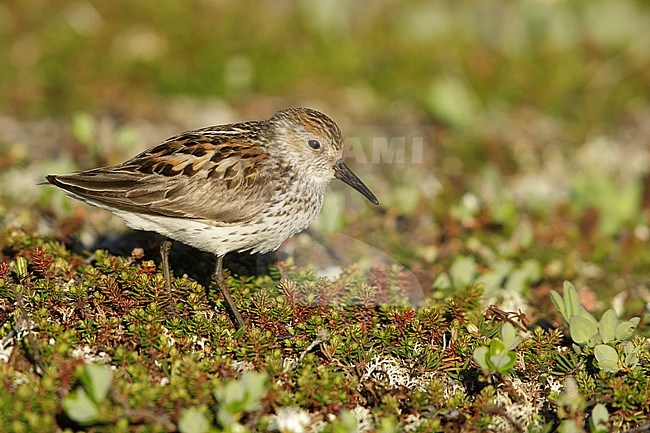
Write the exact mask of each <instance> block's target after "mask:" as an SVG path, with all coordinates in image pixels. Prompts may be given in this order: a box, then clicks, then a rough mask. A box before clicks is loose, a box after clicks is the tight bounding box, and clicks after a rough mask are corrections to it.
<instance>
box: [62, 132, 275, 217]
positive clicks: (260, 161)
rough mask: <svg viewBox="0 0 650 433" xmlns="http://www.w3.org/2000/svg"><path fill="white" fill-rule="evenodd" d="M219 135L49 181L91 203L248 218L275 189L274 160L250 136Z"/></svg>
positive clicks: (160, 147) (143, 210)
mask: <svg viewBox="0 0 650 433" xmlns="http://www.w3.org/2000/svg"><path fill="white" fill-rule="evenodd" d="M180 137H181V136H179V138H180ZM215 138H217V137H208V136H204V135H197V134H194V135H193V136H192V138H191V139H188V140H183V139H179V140H172V141H167V142H165V143H162V144H160V145H158V146H155V147H153V148H151V149H150V150H148V151H145V152H143V153H142V154H140V155H138V156H137V157H135V158H133V159H131V160H129V161H126V162H124V163H123V164H120V165H118V166H114V167H103V168H97V169H93V170H88V171H85V172H82V173H77V174H72V175H67V176H56V178H55V179H49V180H50V181H51V182H52V183H54V184H55V185H57V186H59V187H60V188H62V189H64V190H67V191H69V192H71V193H73V194H76V195H78V196H80V197H82V198H84V199H86V200H88V201H90V202H95V203H97V204H101V205H104V206H108V207H114V208H118V209H121V210H125V211H129V212H135V213H143V214H154V215H164V216H170V217H178V218H193V219H206V220H212V221H220V222H224V223H241V222H246V221H249V220H251V219H252V218H254V217H255V216H256V215H257V214H259V213H260V212H261V210H262V209H263V208H264V207H266V206H268V203H269V200H270V196H271V194H272V193H273V188H268V187H267V186H266V185H267V183H268V182H269V179H271V178H272V177H273V176H271V175H270V169H271V160H270V158H269V156H268V154H266V153H265V152H264V150H263V149H262V148H260V147H259V146H255V145H252V144H251V142H249V141H247V140H244V139H234V138H230V137H228V138H229V139H226V140H219V139H216V140H215ZM221 138H223V137H221Z"/></svg>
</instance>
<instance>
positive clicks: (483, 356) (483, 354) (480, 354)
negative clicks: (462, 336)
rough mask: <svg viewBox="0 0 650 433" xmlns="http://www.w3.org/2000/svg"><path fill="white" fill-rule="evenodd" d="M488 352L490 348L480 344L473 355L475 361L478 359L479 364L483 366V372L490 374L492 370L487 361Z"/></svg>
mask: <svg viewBox="0 0 650 433" xmlns="http://www.w3.org/2000/svg"><path fill="white" fill-rule="evenodd" d="M487 354H488V348H487V347H485V346H480V347H477V348H476V349H474V353H473V355H472V358H474V361H476V363H477V364H478V366H479V367H481V370H482V371H483V374H489V373H490V370H491V368H490V366H489V365H488V363H487Z"/></svg>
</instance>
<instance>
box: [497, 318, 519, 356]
mask: <svg viewBox="0 0 650 433" xmlns="http://www.w3.org/2000/svg"><path fill="white" fill-rule="evenodd" d="M501 339H502V340H503V343H504V344H505V345H506V350H513V349H514V348H515V347H517V346H518V345H519V343H520V342H521V338H520V337H519V336H518V335H517V329H516V328H515V327H514V326H512V324H511V323H504V324H503V326H502V327H501Z"/></svg>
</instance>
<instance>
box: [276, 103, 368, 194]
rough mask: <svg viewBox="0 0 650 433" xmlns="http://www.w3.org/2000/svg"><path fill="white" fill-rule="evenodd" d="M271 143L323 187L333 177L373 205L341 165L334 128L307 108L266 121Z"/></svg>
mask: <svg viewBox="0 0 650 433" xmlns="http://www.w3.org/2000/svg"><path fill="white" fill-rule="evenodd" d="M268 122H269V124H270V125H271V129H272V130H273V141H274V144H276V145H277V146H278V147H279V148H280V149H278V150H281V151H282V154H283V156H284V157H285V158H286V159H287V160H289V162H290V163H291V164H292V165H294V166H298V165H299V166H301V167H302V168H301V171H302V172H304V173H306V174H307V176H309V178H310V179H312V180H314V181H316V182H317V183H321V184H323V185H327V184H329V183H330V181H331V180H332V179H334V178H335V177H336V178H338V179H340V180H342V181H343V182H345V183H347V184H348V185H350V186H351V187H352V188H354V189H356V190H357V191H359V192H360V193H361V194H362V195H363V196H364V197H366V198H367V199H368V200H370V201H371V202H372V203H374V204H379V201H378V200H377V198H376V197H375V195H374V194H373V193H372V192H371V191H370V189H368V187H367V186H366V185H365V184H364V183H363V182H362V181H361V179H359V178H358V177H357V175H355V174H354V173H353V172H352V170H350V168H349V167H348V166H347V165H346V164H345V163H344V162H343V138H342V135H341V130H340V129H339V127H338V125H337V124H336V123H335V122H334V121H333V120H332V119H330V118H329V117H328V116H326V115H325V114H323V113H321V112H320V111H316V110H312V109H310V108H289V109H286V110H282V111H278V112H277V113H275V114H274V115H273V116H272V117H271V118H270V119H269V120H268Z"/></svg>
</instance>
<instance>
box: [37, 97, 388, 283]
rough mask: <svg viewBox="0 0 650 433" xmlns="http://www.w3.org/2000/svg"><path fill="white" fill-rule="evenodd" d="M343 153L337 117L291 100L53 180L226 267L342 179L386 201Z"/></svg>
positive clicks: (297, 220)
mask: <svg viewBox="0 0 650 433" xmlns="http://www.w3.org/2000/svg"><path fill="white" fill-rule="evenodd" d="M342 154H343V142H342V138H341V131H340V129H339V128H338V126H337V125H336V123H334V121H332V120H331V119H330V118H329V117H327V116H326V115H324V114H323V113H320V112H318V111H316V110H311V109H308V108H292V109H287V110H282V111H279V112H277V113H275V114H274V115H273V116H272V117H271V118H270V119H267V120H262V121H250V122H243V123H234V124H229V125H220V126H211V127H207V128H202V129H197V130H193V131H188V132H184V133H182V134H179V135H177V136H175V137H172V138H169V139H168V140H166V141H164V142H162V143H160V144H158V145H156V146H154V147H152V148H150V149H148V150H146V151H144V152H142V153H141V154H139V155H137V156H136V157H134V158H132V159H130V160H128V161H126V162H124V163H122V164H119V165H116V166H111V167H102V168H96V169H92V170H88V171H84V172H81V173H76V174H70V175H49V176H47V180H48V182H50V183H52V184H53V185H55V186H57V187H59V188H61V189H63V190H64V191H65V192H66V193H67V194H68V195H70V196H71V197H73V198H76V199H78V200H82V201H85V202H87V203H89V204H92V205H94V206H97V207H100V208H103V209H106V210H109V211H111V212H113V213H114V214H115V215H117V216H119V217H120V218H122V219H123V220H124V221H125V222H126V224H127V225H129V226H130V227H131V228H134V229H139V230H147V231H154V232H157V233H160V234H162V235H164V236H166V237H168V238H171V239H174V240H177V241H180V242H182V243H185V244H187V245H191V246H193V247H196V248H198V249H200V250H204V251H209V252H212V253H214V254H216V255H217V257H218V260H219V263H218V266H217V267H218V268H219V266H220V260H221V258H222V257H223V255H225V254H226V253H228V252H230V251H250V252H252V253H264V252H268V251H272V250H275V249H277V248H278V247H279V246H280V245H281V244H282V242H284V240H285V239H287V238H288V237H290V236H292V235H294V234H296V233H298V232H300V231H302V230H304V229H305V228H306V227H307V226H309V224H311V223H312V222H313V221H314V219H315V218H316V217H317V216H318V213H319V212H320V209H321V206H322V204H323V197H324V195H325V190H326V187H327V185H328V184H329V183H330V181H331V180H332V179H333V178H334V177H338V178H339V179H341V180H343V181H344V182H346V183H347V184H349V185H350V186H352V187H353V188H355V189H356V190H358V191H359V192H361V193H362V194H363V195H364V196H365V197H367V198H368V199H369V200H370V201H372V202H373V203H375V204H378V201H377V199H376V198H375V196H374V195H373V194H372V193H371V192H370V190H369V189H368V188H367V187H366V186H365V185H364V184H363V183H362V182H361V180H359V179H358V178H357V177H356V176H355V175H354V174H353V173H352V172H351V171H350V170H349V168H348V167H347V166H346V165H345V164H344V163H343V162H342V159H341V158H342ZM167 252H168V249H167ZM165 259H166V257H165V256H164V251H163V265H165ZM166 271H167V272H168V270H166ZM167 275H168V273H166V276H167ZM168 284H169V282H168Z"/></svg>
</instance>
